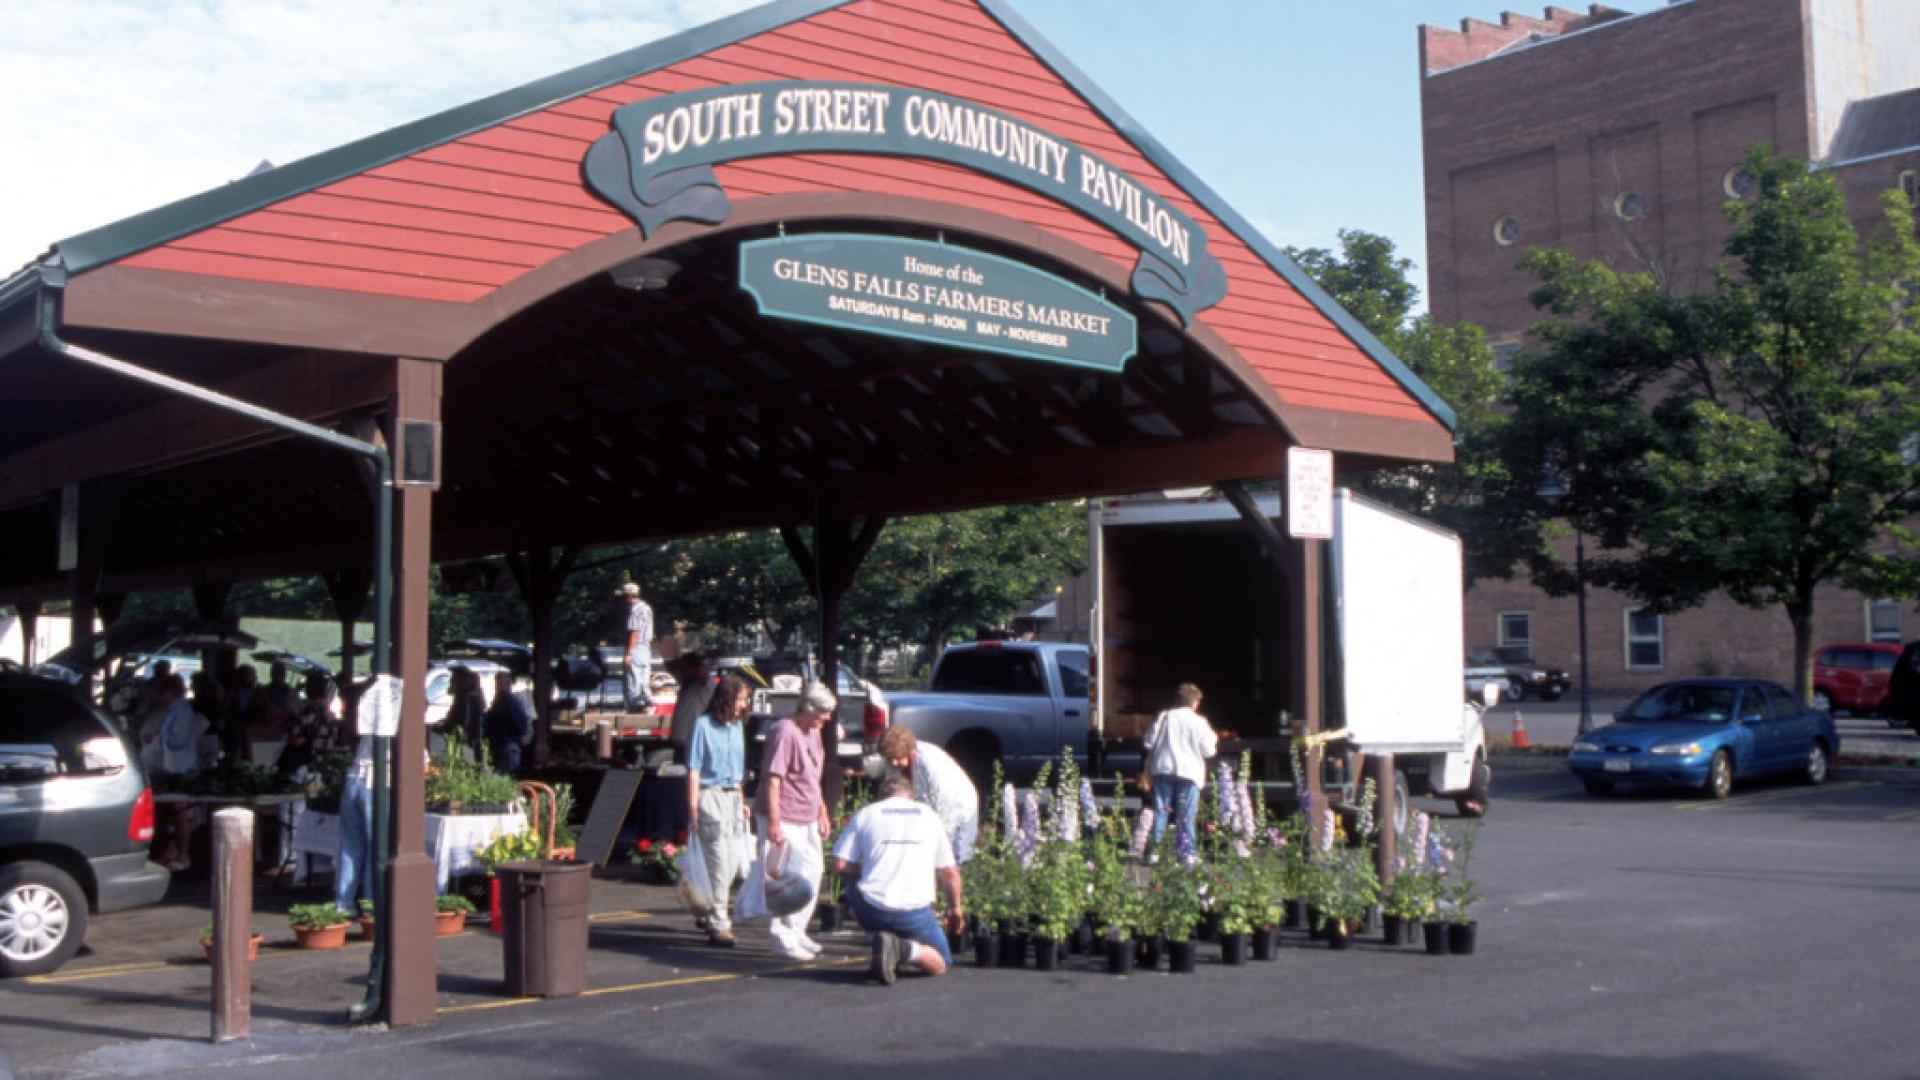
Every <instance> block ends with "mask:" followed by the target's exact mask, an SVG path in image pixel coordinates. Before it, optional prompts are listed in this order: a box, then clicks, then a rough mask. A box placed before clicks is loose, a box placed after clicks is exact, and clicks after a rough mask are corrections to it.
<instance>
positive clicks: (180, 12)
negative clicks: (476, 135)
mask: <svg viewBox="0 0 1920 1080" xmlns="http://www.w3.org/2000/svg"><path fill="white" fill-rule="evenodd" d="M1013 2H1014V5H1015V7H1016V8H1017V10H1019V11H1020V12H1021V13H1022V14H1024V15H1025V16H1026V17H1027V18H1028V20H1030V21H1031V22H1032V23H1033V24H1034V25H1035V26H1036V27H1038V28H1039V30H1040V32H1041V33H1042V34H1043V35H1045V36H1046V37H1047V38H1048V39H1049V40H1051V41H1052V42H1053V43H1054V44H1055V45H1056V46H1057V47H1058V48H1059V49H1060V50H1061V51H1062V52H1064V53H1065V54H1066V55H1067V56H1068V58H1069V59H1071V60H1072V61H1073V62H1074V63H1076V64H1077V65H1079V66H1080V68H1081V69H1082V70H1083V71H1085V72H1086V73H1087V74H1088V75H1089V76H1091V77H1092V78H1093V80H1094V81H1095V82H1096V83H1098V84H1099V85H1100V86H1102V87H1103V88H1104V89H1105V90H1106V91H1107V92H1108V94H1110V95H1111V96H1112V97H1113V98H1114V99H1116V100H1117V101H1118V102H1119V103H1120V104H1121V106H1122V107H1124V108H1125V109H1127V110H1128V111H1129V112H1130V113H1132V114H1133V115H1134V117H1135V118H1136V119H1137V120H1139V121H1140V122H1141V123H1142V124H1143V125H1144V126H1145V127H1146V128H1147V129H1148V130H1149V131H1151V132H1153V133H1154V135H1155V136H1156V137H1158V138H1159V139H1160V141H1161V142H1162V143H1164V144H1165V145H1166V146H1167V147H1168V148H1169V149H1170V150H1172V151H1173V152H1174V154H1175V155H1177V156H1178V157H1179V158H1180V159H1181V160H1183V161H1184V162H1186V164H1187V165H1188V166H1189V167H1190V168H1191V169H1192V170H1193V171H1194V172H1195V173H1196V174H1197V175H1198V176H1200V177H1201V179H1203V180H1205V181H1206V182H1207V183H1208V184H1209V185H1211V186H1212V187H1213V188H1214V190H1215V191H1217V192H1219V194H1220V195H1221V196H1223V197H1224V198H1225V199H1226V200H1227V201H1228V202H1230V203H1232V204H1233V205H1234V206H1235V207H1236V208H1238V209H1239V211H1240V212H1241V213H1242V214H1243V215H1244V216H1245V217H1246V218H1247V219H1248V220H1250V221H1251V222H1253V224H1254V225H1255V226H1256V227H1258V228H1259V229H1261V230H1262V231H1263V232H1265V233H1266V234H1267V235H1268V236H1269V237H1271V238H1272V239H1273V240H1275V241H1277V242H1279V243H1282V244H1295V245H1320V246H1326V245H1331V244H1333V243H1334V242H1335V233H1336V231H1337V230H1338V229H1340V228H1342V227H1351V228H1363V229H1367V230H1369V231H1373V232H1379V233H1384V234H1385V235H1387V236H1389V237H1391V238H1392V239H1393V240H1394V241H1395V242H1396V243H1397V244H1398V245H1399V246H1400V248H1401V250H1402V251H1403V252H1404V253H1406V254H1407V255H1409V256H1411V257H1413V258H1414V259H1416V260H1418V259H1420V257H1421V255H1422V250H1423V248H1424V224H1423V220H1422V210H1421V179H1420V119H1419V78H1418V74H1419V73H1418V71H1417V70H1416V65H1417V59H1416V58H1417V49H1416V38H1415V28H1416V27H1417V26H1418V25H1419V24H1421V23H1423V22H1425V23H1433V24H1436V25H1443V26H1457V25H1458V21H1459V19H1460V18H1462V17H1464V16H1472V17H1475V18H1480V19H1487V20H1489V21H1493V20H1497V19H1498V17H1499V13H1500V12H1501V11H1502V10H1505V8H1503V7H1502V5H1500V4H1498V3H1495V2H1489V0H1346V2H1324V0H1184V2H1179V3H1175V2H1172V0H1013ZM1659 3H1660V0H1616V2H1615V3H1614V4H1613V6H1614V7H1618V8H1622V9H1625V10H1629V11H1644V10H1648V9H1650V8H1652V7H1655V6H1659ZM750 6H752V4H750V3H747V2H744V0H412V2H406V3H373V2H366V0H363V2H354V3H344V2H342V0H66V2H64V3H48V2H46V0H0V26H4V27H6V28H7V33H6V34H5V35H4V36H0V147H6V148H7V155H6V156H7V159H8V168H6V169H4V170H0V275H4V274H5V273H7V272H8V271H10V270H11V269H12V268H14V267H17V266H19V265H21V264H23V263H25V262H26V261H28V260H29V259H31V258H33V257H34V256H35V255H36V254H37V253H39V252H41V251H43V250H45V249H46V247H47V246H48V245H49V244H51V243H53V242H54V241H57V240H59V239H62V238H64V237H67V236H71V235H73V234H75V233H78V232H82V231H85V230H87V229H90V228H93V227H95V226H97V225H103V224H106V223H108V222H110V221H114V220H118V219H119V218H122V217H126V216H127V215H129V214H134V213H138V212H140V211H142V210H145V209H148V208H150V207H153V206H157V205H161V204H163V203H166V202H170V201H172V200H174V199H178V198H183V197H185V196H187V195H191V194H194V193H196V192H199V191H202V190H205V189H207V188H210V187H215V186H218V185H219V184H222V183H225V182H227V181H229V180H232V179H235V178H238V177H240V176H243V175H245V174H246V173H247V172H248V171H249V170H250V169H252V168H253V166H254V164H255V163H256V162H258V161H260V160H262V159H267V160H271V161H274V162H276V163H280V164H285V163H287V162H289V161H293V160H296V159H298V158H300V157H304V156H306V155H308V154H312V153H316V152H319V151H321V150H325V149H327V148H329V147H332V146H336V145H339V144H340V143H343V142H347V141H350V140H352V139H355V138H358V137H361V136H364V135H369V134H372V133H374V132H376V131H381V130H384V129H386V128H389V127H392V126H394V125H396V124H401V123H405V122H406V121H408V120H413V119H417V118H418V117H421V116H425V115H428V114H430V113H433V112H437V111H439V110H441V109H446V108H451V107H453V106H456V105H459V104H462V103H464V102H467V101H470V100H473V99H474V98H477V97H481V96H484V95H486V94H489V93H493V92H495V91H498V90H503V89H506V88H508V87H512V86H516V85H519V84H521V83H525V82H528V81H531V80H533V79H537V78H540V77H542V76H544V75H548V74H552V73H553V72H556V71H560V70H564V69H566V68H568V67H572V66H574V65H577V64H582V63H586V62H589V61H592V60H596V59H599V58H600V57H602V56H605V55H607V54H610V53H613V52H618V51H620V50H622V49H626V48H631V47H633V46H635V45H639V44H643V43H645V42H647V41H649V40H653V39H655V38H658V37H661V36H663V35H665V34H668V33H672V32H674V31H677V30H681V29H685V28H687V27H690V26H694V25H698V24H700V23H703V22H707V21H710V20H712V19H714V18H718V17H720V16H722V15H725V14H729V13H731V12H733V11H737V10H740V9H742V8H746V7H750ZM1509 7H1511V8H1512V9H1513V10H1518V11H1520V12H1522V13H1524V14H1530V15H1535V16H1537V15H1539V14H1540V11H1541V5H1538V4H1535V5H1531V6H1523V5H1509ZM1175 12H1177V13H1178V15H1177V17H1176V16H1175V14H1174V13H1175Z"/></svg>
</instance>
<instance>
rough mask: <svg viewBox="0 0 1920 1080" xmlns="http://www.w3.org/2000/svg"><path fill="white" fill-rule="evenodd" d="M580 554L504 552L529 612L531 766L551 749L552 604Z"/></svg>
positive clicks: (537, 550) (544, 549)
mask: <svg viewBox="0 0 1920 1080" xmlns="http://www.w3.org/2000/svg"><path fill="white" fill-rule="evenodd" d="M579 557H580V549H579V548H571V547H570V548H563V549H562V550H561V551H560V552H559V553H558V555H557V557H556V555H555V553H554V551H553V550H552V549H551V548H548V547H545V546H541V547H536V548H533V549H532V550H530V551H524V552H515V553H513V554H511V555H509V556H507V564H508V566H510V567H511V568H512V570H513V580H514V582H515V583H516V584H517V585H518V586H519V588H520V596H521V598H522V599H524V600H525V601H526V602H527V611H528V613H529V614H531V615H532V616H533V752H532V755H531V757H532V760H531V761H530V762H529V763H528V764H529V765H530V766H531V767H533V768H536V769H539V768H544V767H546V764H547V762H548V760H549V759H550V758H551V757H552V753H553V605H554V602H555V601H557V600H558V599H559V597H560V589H561V587H562V586H564V585H565V584H566V582H567V575H568V574H570V573H572V572H573V564H574V562H575V561H576V560H577V559H579Z"/></svg>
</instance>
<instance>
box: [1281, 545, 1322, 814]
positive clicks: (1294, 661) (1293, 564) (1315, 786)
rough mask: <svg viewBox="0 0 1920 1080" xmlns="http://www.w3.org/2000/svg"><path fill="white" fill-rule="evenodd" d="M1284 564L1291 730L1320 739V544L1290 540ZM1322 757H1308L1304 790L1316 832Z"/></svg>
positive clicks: (1316, 750)
mask: <svg viewBox="0 0 1920 1080" xmlns="http://www.w3.org/2000/svg"><path fill="white" fill-rule="evenodd" d="M1289 548H1290V551H1289V554H1290V556H1291V558H1289V559H1288V560H1287V563H1286V568H1287V591H1288V594H1289V595H1290V597H1291V598H1292V600H1293V603H1292V604H1291V605H1290V607H1289V609H1288V613H1287V614H1288V638H1289V641H1290V643H1291V655H1290V656H1289V657H1288V664H1287V669H1288V670H1287V708H1288V710H1289V711H1290V712H1291V713H1292V714H1293V722H1294V730H1295V732H1296V733H1297V734H1299V735H1305V736H1309V737H1311V736H1314V735H1318V734H1320V726H1321V708H1322V689H1323V688H1322V681H1321V680H1322V676H1323V673H1324V672H1323V660H1322V655H1323V654H1322V643H1321V640H1320V635H1321V627H1322V622H1321V618H1322V612H1321V604H1322V589H1321V571H1320V568H1321V555H1322V548H1323V542H1322V541H1319V540H1303V539H1292V540H1290V541H1289ZM1321 758H1322V754H1321V751H1320V748H1319V747H1318V746H1315V747H1314V748H1313V749H1312V750H1310V751H1309V752H1308V753H1307V755H1306V769H1307V790H1308V791H1310V792H1312V793H1313V810H1314V814H1313V827H1314V828H1315V829H1316V830H1317V829H1318V828H1319V827H1320V815H1321V814H1322V813H1324V812H1325V811H1326V798H1325V797H1324V794H1323V792H1322V791H1321V789H1320V762H1321Z"/></svg>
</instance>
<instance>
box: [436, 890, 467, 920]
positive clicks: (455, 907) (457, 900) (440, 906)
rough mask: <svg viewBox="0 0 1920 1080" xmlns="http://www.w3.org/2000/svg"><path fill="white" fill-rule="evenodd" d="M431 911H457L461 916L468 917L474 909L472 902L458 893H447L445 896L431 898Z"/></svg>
mask: <svg viewBox="0 0 1920 1080" xmlns="http://www.w3.org/2000/svg"><path fill="white" fill-rule="evenodd" d="M433 910H435V911H457V912H459V913H460V914H462V915H469V914H472V913H473V910H474V907H473V901H471V900H469V899H467V898H466V897H464V896H461V895H459V894H458V893H449V894H447V895H445V896H436V897H434V898H433Z"/></svg>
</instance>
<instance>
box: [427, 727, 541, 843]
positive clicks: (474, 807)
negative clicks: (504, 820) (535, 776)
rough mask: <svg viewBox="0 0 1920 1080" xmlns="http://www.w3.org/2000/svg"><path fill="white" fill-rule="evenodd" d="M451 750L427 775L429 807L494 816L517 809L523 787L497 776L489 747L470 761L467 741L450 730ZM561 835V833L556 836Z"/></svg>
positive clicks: (447, 738)
mask: <svg viewBox="0 0 1920 1080" xmlns="http://www.w3.org/2000/svg"><path fill="white" fill-rule="evenodd" d="M446 740H447V748H446V751H445V752H444V753H442V754H441V755H440V757H438V758H436V759H435V760H434V767H433V769H432V770H431V771H429V772H428V774H427V783H426V799H427V805H428V806H429V807H435V808H438V809H440V810H442V811H444V810H449V809H452V808H453V807H456V806H458V807H459V808H460V809H461V810H462V811H465V812H469V813H472V812H489V813H490V812H494V811H496V810H500V809H504V808H506V807H508V806H511V805H513V803H514V801H515V800H516V799H518V798H519V797H520V787H519V785H518V784H517V783H516V782H515V781H514V779H513V777H511V776H507V775H504V774H502V773H498V772H495V771H494V769H493V765H492V760H491V758H490V757H489V755H488V753H487V747H486V744H484V743H482V744H480V745H479V746H478V747H477V748H476V749H477V751H478V752H477V754H476V755H475V756H474V758H473V759H472V760H469V759H468V756H467V751H466V745H467V744H466V739H465V737H464V736H463V735H461V733H460V732H459V730H458V729H455V728H448V729H447V730H446ZM556 835H557V832H556Z"/></svg>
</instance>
